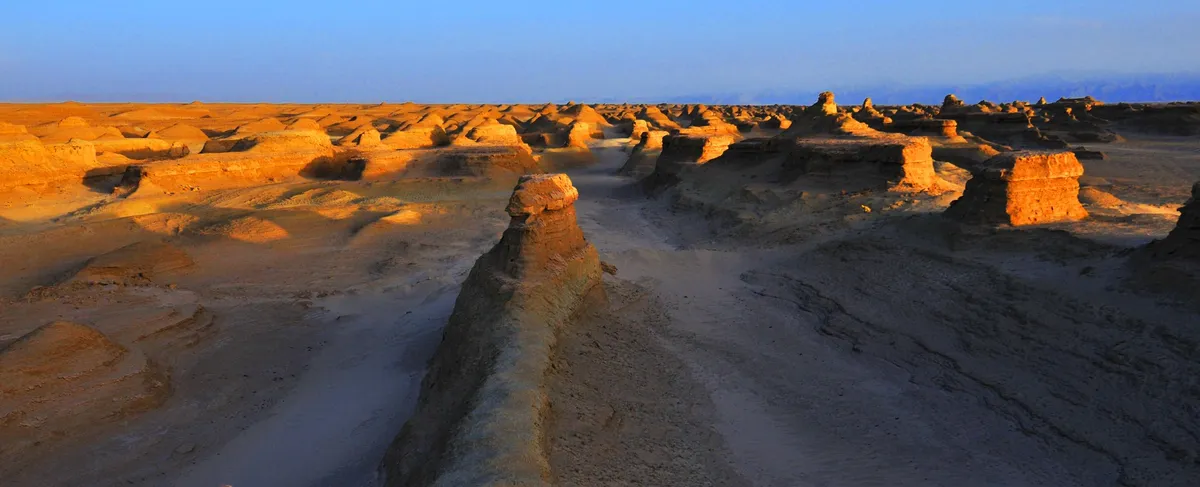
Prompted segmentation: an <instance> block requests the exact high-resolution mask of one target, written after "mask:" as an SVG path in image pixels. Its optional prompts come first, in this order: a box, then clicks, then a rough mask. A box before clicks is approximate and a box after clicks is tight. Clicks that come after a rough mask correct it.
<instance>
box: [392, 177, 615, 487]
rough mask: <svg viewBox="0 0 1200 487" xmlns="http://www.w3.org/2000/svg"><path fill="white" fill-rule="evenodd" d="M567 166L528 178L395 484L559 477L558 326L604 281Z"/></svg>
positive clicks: (397, 451)
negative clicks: (554, 410) (549, 439)
mask: <svg viewBox="0 0 1200 487" xmlns="http://www.w3.org/2000/svg"><path fill="white" fill-rule="evenodd" d="M578 198H579V193H578V192H577V191H576V190H575V188H574V186H572V184H571V180H570V179H569V178H567V176H566V175H565V174H544V175H534V176H525V177H522V178H521V181H520V183H518V185H517V187H516V189H515V190H514V191H513V194H512V198H511V199H510V200H509V204H508V208H507V211H508V214H509V215H510V216H511V217H512V221H511V222H510V223H509V227H508V229H507V230H505V231H504V235H503V236H502V237H501V239H500V242H499V243H497V244H496V246H495V247H493V248H492V249H491V250H490V251H488V252H487V253H486V254H484V255H483V256H482V257H480V258H479V260H478V261H476V262H475V266H474V267H473V268H472V269H471V273H470V274H469V275H468V276H467V279H466V281H465V282H464V283H463V286H462V292H461V293H460V294H459V296H458V300H457V301H456V302H455V306H454V312H453V314H451V316H450V322H449V323H448V324H447V325H446V330H445V335H444V336H443V339H442V343H441V345H440V346H439V347H438V350H437V352H436V354H435V355H434V357H433V359H432V360H431V362H430V365H429V371H428V373H427V374H426V376H425V380H424V381H423V383H422V388H421V398H420V401H419V403H418V406H417V410H416V412H415V413H414V414H413V416H412V417H411V418H410V419H409V421H408V423H407V424H405V426H404V429H403V430H402V431H401V433H400V435H399V437H398V438H397V439H396V441H395V442H394V443H393V444H392V446H391V448H389V450H388V453H387V455H386V456H385V458H384V460H383V463H382V464H381V466H380V470H381V474H382V476H383V478H384V483H385V485H388V486H401V485H547V484H548V483H549V482H550V479H551V474H550V471H549V470H550V467H549V461H548V460H547V456H546V451H545V449H544V448H545V447H544V445H545V441H544V439H545V438H544V436H545V431H544V426H543V425H544V422H545V420H544V418H545V415H546V414H547V409H548V407H549V404H548V402H547V400H546V385H545V383H544V381H545V376H546V373H547V370H548V368H549V367H550V365H551V362H552V359H553V357H552V354H553V352H554V346H555V342H556V340H557V334H558V330H560V329H561V328H562V327H564V326H567V325H568V322H569V320H570V318H571V316H572V315H574V314H575V313H576V312H578V311H579V310H580V309H581V308H582V307H583V306H584V302H585V297H586V296H588V295H589V294H591V293H592V292H596V291H600V289H601V288H599V287H598V285H599V284H600V277H601V270H600V260H599V257H598V255H597V253H596V249H595V247H593V246H592V245H591V244H590V243H588V242H587V240H586V239H585V238H584V236H583V231H582V230H581V229H580V228H579V226H578V224H577V223H576V219H575V208H574V203H575V200H576V199H578Z"/></svg>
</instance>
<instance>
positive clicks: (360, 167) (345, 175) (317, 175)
mask: <svg viewBox="0 0 1200 487" xmlns="http://www.w3.org/2000/svg"><path fill="white" fill-rule="evenodd" d="M366 168H367V159H366V158H365V157H363V156H362V155H361V154H359V153H357V152H345V153H338V154H335V155H333V156H321V157H318V158H316V159H313V161H312V162H310V163H308V165H306V166H304V169H301V170H300V175H301V176H303V177H305V178H308V179H321V180H338V181H358V180H361V179H362V175H363V171H364V170H365V169H366Z"/></svg>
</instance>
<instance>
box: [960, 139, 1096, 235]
mask: <svg viewBox="0 0 1200 487" xmlns="http://www.w3.org/2000/svg"><path fill="white" fill-rule="evenodd" d="M1082 175H1083V165H1081V164H1079V160H1078V159H1076V158H1075V154H1073V153H1071V152H1066V151H1064V152H1034V151H1020V152H1006V153H1003V154H1000V155H998V156H996V157H993V158H991V159H989V160H987V161H986V162H984V163H983V167H982V168H981V170H979V171H977V172H976V174H975V176H974V177H972V178H971V180H970V181H967V188H966V190H965V191H964V192H963V195H962V197H961V198H959V199H958V200H955V201H954V202H953V203H951V204H950V207H949V208H947V209H946V213H945V214H946V216H949V217H951V218H955V219H958V220H964V221H968V222H979V223H993V224H994V223H1001V224H1008V225H1014V226H1016V225H1036V224H1040V223H1052V222H1060V221H1072V220H1080V219H1083V218H1085V217H1087V210H1085V209H1083V206H1082V205H1081V204H1080V203H1079V176H1082Z"/></svg>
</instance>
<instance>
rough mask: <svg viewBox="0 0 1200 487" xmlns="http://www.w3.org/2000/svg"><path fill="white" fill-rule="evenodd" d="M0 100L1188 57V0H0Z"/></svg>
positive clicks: (448, 89)
mask: <svg viewBox="0 0 1200 487" xmlns="http://www.w3.org/2000/svg"><path fill="white" fill-rule="evenodd" d="M3 3H5V4H6V5H4V6H2V7H0V99H8V100H13V99H26V100H29V99H37V100H56V99H67V98H70V99H80V100H147V101H161V100H179V101H189V100H192V99H200V100H206V101H308V102H315V101H331V102H332V101H362V102H373V101H381V100H387V101H403V100H413V101H421V102H439V101H440V102H454V101H463V102H481V101H490V102H516V101H526V102H536V101H545V100H565V99H579V100H587V99H598V98H609V99H620V98H646V97H651V98H652V97H656V96H662V97H667V96H677V95H680V94H688V93H707V92H741V91H758V90H771V89H802V90H804V89H812V90H818V89H823V88H832V89H837V88H842V87H861V86H888V85H897V84H905V85H921V84H931V83H975V82H986V81H994V80H1002V79H1008V78H1021V77H1027V76H1033V75H1040V74H1046V73H1101V74H1103V73H1164V72H1192V73H1194V72H1200V29H1196V28H1195V27H1194V26H1195V25H1198V24H1200V1H1196V0H1143V1H1140V2H1134V1H1128V0H1126V1H1110V0H1089V1H1083V0H1055V1H1045V0H1042V1H1033V0H973V1H962V0H958V1H933V0H929V1H920V0H909V1H903V2H902V1H894V0H888V1H883V0H878V1H866V0H863V1H849V0H843V1H821V2H804V1H800V0H792V1H751V0H744V1H738V0H723V1H707V0H692V1H653V0H644V1H607V2H593V1H586V0H555V1H515V0H514V1H509V2H503V1H495V0H487V1H473V0H460V1H458V2H432V1H428V0H424V1H416V2H408V1H368V0H358V1H344V2H314V1H302V0H300V1H297V0H292V1H277V0H258V1H255V0H242V1H239V2H233V1H225V0H210V1H182V0H180V1H165V0H160V1H143V2H139V1H124V2H100V1H95V0H87V1H83V0H79V1H68V0H43V1H38V2H34V1H27V0H3Z"/></svg>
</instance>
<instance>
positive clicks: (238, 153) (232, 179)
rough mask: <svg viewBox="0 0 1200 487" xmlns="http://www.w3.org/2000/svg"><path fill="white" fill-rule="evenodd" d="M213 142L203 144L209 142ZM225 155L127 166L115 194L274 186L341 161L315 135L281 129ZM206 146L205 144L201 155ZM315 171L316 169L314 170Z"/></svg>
mask: <svg viewBox="0 0 1200 487" xmlns="http://www.w3.org/2000/svg"><path fill="white" fill-rule="evenodd" d="M213 142H216V141H209V143H210V144H212V143H213ZM222 148H223V149H225V148H227V149H228V150H227V151H225V152H218V153H201V154H198V155H194V156H189V157H185V158H183V159H177V160H171V161H159V162H151V163H147V164H136V165H131V166H129V167H128V168H127V169H126V170H125V173H124V175H123V176H122V179H121V183H120V184H119V185H118V186H117V191H118V192H119V193H123V194H129V193H132V192H134V191H136V190H138V189H139V188H147V187H154V188H157V189H162V190H167V191H180V190H187V189H191V188H197V187H199V188H203V189H219V188H232V187H239V186H247V185H254V184H263V183H268V182H278V181H283V180H287V179H293V178H297V177H299V176H301V173H302V172H306V171H310V170H316V169H319V168H324V167H325V166H328V165H338V164H340V163H343V162H345V161H344V160H343V159H341V158H339V157H336V156H337V155H338V154H337V153H335V152H334V149H333V144H332V143H330V142H329V137H328V136H326V135H325V134H324V133H321V132H312V131H299V130H286V131H282V132H268V133H261V134H254V135H250V136H247V137H243V138H240V139H234V140H233V141H232V143H231V144H229V145H228V146H226V147H222ZM208 149H209V146H208V145H206V146H205V150H206V151H207V150H208ZM318 172H319V171H318Z"/></svg>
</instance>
